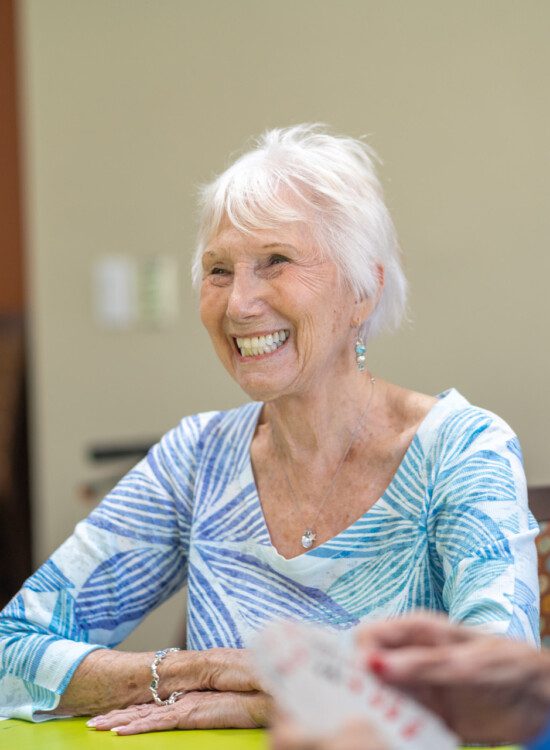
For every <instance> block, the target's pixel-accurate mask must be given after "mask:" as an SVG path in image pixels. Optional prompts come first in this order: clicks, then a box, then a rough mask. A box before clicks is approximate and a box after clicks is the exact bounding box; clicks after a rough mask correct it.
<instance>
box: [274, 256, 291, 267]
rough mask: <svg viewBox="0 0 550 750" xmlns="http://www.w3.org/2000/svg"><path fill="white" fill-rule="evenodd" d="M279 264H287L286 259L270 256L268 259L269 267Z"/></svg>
mask: <svg viewBox="0 0 550 750" xmlns="http://www.w3.org/2000/svg"><path fill="white" fill-rule="evenodd" d="M280 263H288V258H285V256H284V255H272V256H271V257H270V258H269V265H270V266H277V265H279V264H280Z"/></svg>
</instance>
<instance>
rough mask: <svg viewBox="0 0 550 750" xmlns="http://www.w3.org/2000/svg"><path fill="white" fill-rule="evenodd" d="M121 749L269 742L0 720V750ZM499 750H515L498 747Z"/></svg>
mask: <svg viewBox="0 0 550 750" xmlns="http://www.w3.org/2000/svg"><path fill="white" fill-rule="evenodd" d="M121 746H123V747H125V748H128V749H129V750H146V749H148V750H172V748H179V750H183V749H184V748H185V750H187V748H189V749H190V750H267V748H268V746H269V742H268V738H267V733H266V732H265V731H264V730H263V729H209V730H200V731H194V730H188V731H185V732H181V731H179V732H155V733H152V734H136V735H133V736H131V737H117V735H115V734H113V733H112V732H96V731H95V730H94V729H89V728H88V727H87V726H86V720H85V719H62V720H59V721H45V722H43V723H41V724H31V723H30V722H27V721H17V720H15V719H10V720H8V721H0V750H68V749H69V748H71V749H72V748H77V749H78V750H92V748H93V750H108V749H109V750H114V749H115V748H120V747H121ZM426 750H432V749H431V748H426ZM501 750H519V748H515V747H514V748H503V747H502V746H501Z"/></svg>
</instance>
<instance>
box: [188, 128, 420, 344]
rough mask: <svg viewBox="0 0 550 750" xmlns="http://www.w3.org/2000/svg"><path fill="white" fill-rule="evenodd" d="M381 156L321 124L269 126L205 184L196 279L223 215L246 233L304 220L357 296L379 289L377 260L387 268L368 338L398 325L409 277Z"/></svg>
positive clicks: (368, 324)
mask: <svg viewBox="0 0 550 750" xmlns="http://www.w3.org/2000/svg"><path fill="white" fill-rule="evenodd" d="M376 159H377V157H376V154H375V153H374V151H373V149H371V147H370V146H369V145H367V144H366V143H364V142H363V141H362V140H356V139H354V138H348V137H344V136H335V135H331V134H329V133H327V132H326V129H325V128H324V127H323V126H321V125H308V124H303V125H296V126H294V127H290V128H282V129H275V130H269V131H267V132H265V133H264V134H263V135H262V136H260V137H259V138H258V139H257V140H256V142H255V144H254V148H253V149H252V150H250V151H248V152H247V153H245V154H244V155H243V156H241V157H240V158H238V159H237V160H236V161H235V162H234V163H233V164H232V165H231V166H230V167H229V168H228V169H226V171H225V172H223V173H222V174H220V175H219V176H218V177H217V178H216V179H215V180H214V181H213V182H211V183H209V184H207V185H205V186H204V187H203V188H202V189H201V197H200V207H201V214H200V221H199V232H198V242H197V249H196V252H195V256H194V259H193V268H192V274H193V282H194V284H195V285H196V286H198V284H199V283H200V280H201V278H202V264H201V259H202V255H203V253H204V250H205V249H206V247H207V245H208V243H209V242H210V241H211V240H212V238H213V237H215V235H216V234H217V233H218V232H219V230H220V227H221V225H222V223H223V222H224V221H226V220H229V221H230V222H231V224H233V225H234V226H235V227H236V228H237V229H238V230H239V231H242V232H247V233H251V232H255V231H258V230H260V229H272V228H277V227H280V226H281V225H283V224H288V223H290V222H306V223H307V224H308V226H309V227H310V229H311V230H312V231H313V232H314V236H315V238H316V241H317V242H319V246H320V249H321V250H322V252H323V253H324V254H325V255H326V256H328V257H330V258H332V259H333V260H334V262H335V263H336V264H337V265H338V267H339V268H340V271H341V273H342V275H343V278H344V279H345V280H346V281H347V282H348V283H349V285H350V287H351V289H352V290H353V292H354V294H356V295H357V296H358V297H360V298H361V297H364V296H367V297H370V296H372V295H374V294H376V292H377V288H378V283H379V282H378V268H377V266H383V268H384V278H385V283H384V289H383V292H382V296H381V298H380V300H379V302H378V305H377V307H376V309H375V311H374V313H373V314H372V315H371V317H370V318H369V320H368V321H367V322H366V324H365V325H364V328H363V330H362V332H361V333H362V335H363V337H364V338H366V337H367V334H368V335H372V334H375V333H377V332H379V331H380V330H382V329H395V328H397V327H398V326H399V325H400V323H401V321H402V319H403V316H404V312H405V305H406V297H407V282H406V279H405V276H404V274H403V270H402V268H401V260H400V255H401V253H400V249H399V243H398V240H397V234H396V231H395V227H394V224H393V221H392V218H391V216H390V213H389V211H388V209H387V207H386V204H385V203H384V197H383V191H382V186H381V184H380V181H379V179H378V177H377V174H376V170H375V167H374V161H375V160H376Z"/></svg>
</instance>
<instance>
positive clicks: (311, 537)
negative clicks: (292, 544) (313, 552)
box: [302, 529, 317, 549]
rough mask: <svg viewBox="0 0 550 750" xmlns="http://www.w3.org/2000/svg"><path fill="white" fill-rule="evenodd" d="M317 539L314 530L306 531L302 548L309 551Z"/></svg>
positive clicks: (303, 535)
mask: <svg viewBox="0 0 550 750" xmlns="http://www.w3.org/2000/svg"><path fill="white" fill-rule="evenodd" d="M316 538H317V534H316V533H315V532H314V531H313V530H312V529H306V530H305V531H304V533H303V534H302V547H303V548H304V549H309V548H310V547H313V542H314V541H315V539H316Z"/></svg>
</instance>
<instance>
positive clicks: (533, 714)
mask: <svg viewBox="0 0 550 750" xmlns="http://www.w3.org/2000/svg"><path fill="white" fill-rule="evenodd" d="M357 642H358V644H359V645H360V647H361V648H362V649H363V652H364V658H365V662H366V664H367V665H368V666H369V667H370V668H371V669H373V670H374V671H375V672H376V673H377V674H378V675H379V676H380V677H381V678H382V679H383V680H384V681H385V682H386V683H388V684H391V685H394V686H395V687H398V688H400V689H403V690H406V691H407V692H408V693H409V694H410V695H411V696H412V697H414V698H416V699H417V700H419V701H421V702H422V703H424V705H426V706H427V707H428V708H429V709H431V710H432V711H434V712H435V713H437V714H438V715H439V716H440V717H441V718H442V719H443V720H444V721H445V722H446V724H447V725H448V726H449V727H451V729H453V730H454V731H455V732H456V733H457V734H458V735H459V736H460V737H461V738H462V739H464V740H466V741H472V742H474V741H475V742H502V741H504V742H518V741H522V740H525V739H528V738H531V737H533V736H534V735H536V734H537V733H538V732H539V731H540V729H541V728H542V727H543V726H544V725H545V723H546V721H547V720H548V715H549V713H550V656H548V655H547V654H544V653H543V654H541V653H539V652H538V651H536V650H535V649H534V648H531V647H530V646H527V645H525V644H524V643H519V642H517V641H512V640H509V639H507V638H504V637H499V636H489V635H486V634H483V633H481V632H480V631H478V630H475V629H474V628H466V627H462V626H459V625H453V624H451V623H450V622H449V621H448V619H447V618H445V617H443V616H434V615H431V614H417V615H411V616H409V617H404V618H402V619H398V620H392V621H390V622H380V623H374V624H372V625H364V626H362V627H361V628H360V629H359V630H358V633H357Z"/></svg>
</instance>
